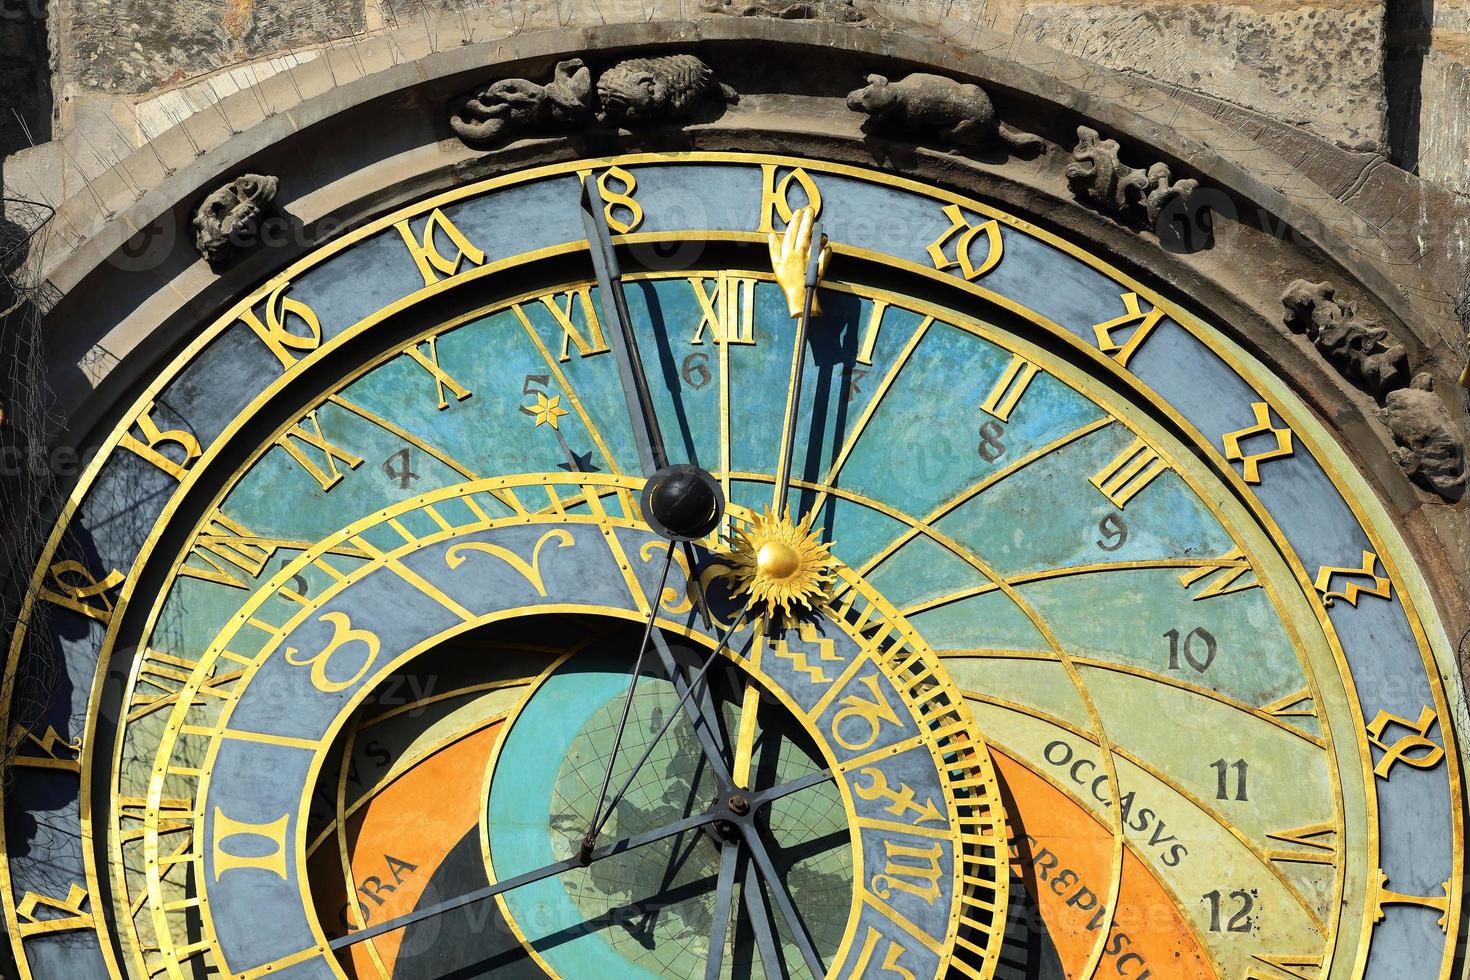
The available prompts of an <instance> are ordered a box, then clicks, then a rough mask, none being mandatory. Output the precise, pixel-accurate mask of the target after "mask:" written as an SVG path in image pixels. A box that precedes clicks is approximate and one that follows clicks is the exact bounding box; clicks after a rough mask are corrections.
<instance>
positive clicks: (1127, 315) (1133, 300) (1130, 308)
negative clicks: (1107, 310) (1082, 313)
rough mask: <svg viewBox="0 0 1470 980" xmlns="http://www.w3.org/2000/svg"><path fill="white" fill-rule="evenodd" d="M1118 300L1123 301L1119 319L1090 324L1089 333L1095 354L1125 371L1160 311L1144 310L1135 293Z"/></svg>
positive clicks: (1156, 309) (1162, 312)
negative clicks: (1113, 362)
mask: <svg viewBox="0 0 1470 980" xmlns="http://www.w3.org/2000/svg"><path fill="white" fill-rule="evenodd" d="M1119 298H1120V299H1121V300H1122V301H1123V315H1122V316H1117V317H1114V318H1113V319H1111V320H1105V321H1103V322H1102V323H1097V324H1094V325H1093V327H1092V333H1093V336H1094V337H1095V338H1096V340H1097V349H1098V350H1100V351H1102V352H1103V353H1104V354H1106V355H1108V356H1109V357H1111V358H1112V359H1113V360H1115V361H1117V362H1118V363H1119V364H1121V365H1122V366H1123V367H1127V366H1128V361H1129V359H1130V358H1132V357H1133V355H1134V354H1136V353H1138V348H1139V347H1141V346H1143V342H1144V341H1145V340H1147V339H1148V336H1149V334H1151V333H1153V332H1154V328H1156V327H1157V326H1158V325H1159V321H1161V320H1162V319H1163V318H1164V311H1163V310H1161V309H1159V308H1157V307H1149V308H1148V309H1144V303H1143V300H1142V299H1140V298H1139V296H1138V294H1137V293H1123V294H1122V296H1120V297H1119ZM1130 328H1131V331H1130V332H1129V333H1128V335H1127V337H1126V338H1125V337H1123V331H1125V330H1130Z"/></svg>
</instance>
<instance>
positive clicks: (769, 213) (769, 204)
mask: <svg viewBox="0 0 1470 980" xmlns="http://www.w3.org/2000/svg"><path fill="white" fill-rule="evenodd" d="M779 174H780V169H779V168H778V167H777V165H776V164H774V163H763V164H761V215H760V219H761V220H760V225H759V226H758V227H757V230H758V231H760V232H761V233H762V234H769V233H771V232H773V231H780V230H781V229H782V228H785V227H786V224H787V222H789V221H790V220H791V216H792V215H794V214H795V213H796V212H797V210H799V209H800V208H803V207H809V208H811V209H812V211H814V212H815V213H816V215H817V216H820V215H821V213H822V190H821V188H819V187H818V186H817V182H816V181H815V180H813V179H812V177H811V175H810V174H808V173H807V172H806V171H805V170H803V169H801V168H800V167H796V168H794V169H793V170H790V171H788V172H787V173H786V174H785V176H781V177H780V178H779V179H778V175H779ZM796 190H800V191H801V192H802V194H803V196H804V197H805V200H803V201H798V200H796V199H795V198H794V197H793V192H794V191H796Z"/></svg>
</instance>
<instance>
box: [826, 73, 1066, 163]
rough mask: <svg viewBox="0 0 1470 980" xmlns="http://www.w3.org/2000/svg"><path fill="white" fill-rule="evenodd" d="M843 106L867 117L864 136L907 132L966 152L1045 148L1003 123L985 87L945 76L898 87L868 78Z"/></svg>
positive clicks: (920, 77)
mask: <svg viewBox="0 0 1470 980" xmlns="http://www.w3.org/2000/svg"><path fill="white" fill-rule="evenodd" d="M847 107H848V108H849V109H851V110H853V111H854V112H862V113H866V114H867V116H868V119H867V122H865V123H864V124H863V130H864V131H865V132H871V133H880V132H885V131H898V132H902V131H905V130H907V131H909V132H914V133H919V134H924V135H930V136H934V137H936V138H938V139H939V140H941V141H943V142H945V143H950V144H952V145H954V146H963V147H969V148H979V147H984V146H989V145H992V144H994V143H997V142H1001V143H1004V144H1005V145H1006V146H1008V147H1010V148H1011V149H1013V150H1039V149H1040V148H1041V147H1042V146H1043V145H1044V144H1043V143H1042V141H1041V139H1040V138H1039V137H1036V136H1032V135H1031V134H1030V133H1020V132H1016V131H1015V130H1013V129H1011V128H1010V127H1009V126H1006V125H1005V124H1004V123H1002V122H1001V121H1000V120H999V119H998V118H997V117H996V115H995V106H994V105H993V104H992V103H991V101H990V96H989V95H987V94H986V93H985V90H984V89H983V88H981V87H980V86H978V85H973V84H968V83H965V82H957V81H955V80H954V79H952V78H945V77H944V76H943V75H929V74H926V73H923V72H915V73H914V74H912V75H909V76H907V77H905V78H904V79H902V80H901V81H897V82H890V81H889V80H888V79H887V78H884V77H883V76H882V75H869V76H868V84H867V85H865V86H863V87H862V88H860V89H857V90H855V91H853V92H850V93H848V96H847Z"/></svg>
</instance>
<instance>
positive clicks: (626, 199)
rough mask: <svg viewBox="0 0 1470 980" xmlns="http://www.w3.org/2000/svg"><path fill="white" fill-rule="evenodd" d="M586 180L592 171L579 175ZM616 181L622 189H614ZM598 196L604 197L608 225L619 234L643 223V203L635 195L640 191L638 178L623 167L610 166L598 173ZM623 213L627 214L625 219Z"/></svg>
mask: <svg viewBox="0 0 1470 980" xmlns="http://www.w3.org/2000/svg"><path fill="white" fill-rule="evenodd" d="M577 176H578V177H580V178H581V179H582V180H583V181H584V182H585V181H586V180H587V178H588V177H591V176H592V171H590V170H583V171H581V172H579V173H578V175H577ZM614 181H616V182H617V184H618V185H619V186H620V187H621V190H614V189H613V186H612V185H613V182H614ZM596 184H597V196H598V197H600V198H602V217H603V220H605V221H606V222H607V226H608V227H609V228H610V229H612V230H613V231H614V232H615V233H617V234H619V235H626V234H628V232H630V231H633V230H634V229H635V228H637V227H638V226H639V225H641V224H643V205H641V204H639V203H638V201H637V199H636V198H635V197H634V196H633V195H634V194H636V193H637V192H638V178H637V177H635V176H633V174H632V173H631V172H629V171H627V170H624V169H623V168H622V167H608V168H607V169H606V170H604V171H603V172H602V173H600V174H598V175H597V181H596ZM623 215H626V216H627V220H624V218H623V217H622V216H623Z"/></svg>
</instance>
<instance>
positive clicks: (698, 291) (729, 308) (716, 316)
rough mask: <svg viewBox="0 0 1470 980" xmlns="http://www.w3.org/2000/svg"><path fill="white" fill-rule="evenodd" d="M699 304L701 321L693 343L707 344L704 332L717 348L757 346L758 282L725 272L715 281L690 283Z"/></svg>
mask: <svg viewBox="0 0 1470 980" xmlns="http://www.w3.org/2000/svg"><path fill="white" fill-rule="evenodd" d="M689 285H690V287H691V288H693V290H694V299H695V301H696V302H698V303H699V309H700V313H701V316H700V319H699V323H697V324H695V326H694V335H693V336H692V337H690V338H689V343H691V344H695V345H699V344H703V343H704V332H705V330H706V329H708V330H709V333H710V339H711V340H713V341H714V342H715V343H716V344H754V343H755V280H754V279H751V278H750V277H748V276H736V275H731V274H729V273H725V272H722V273H720V274H719V276H718V277H717V278H715V279H704V278H694V279H690V280H689Z"/></svg>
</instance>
